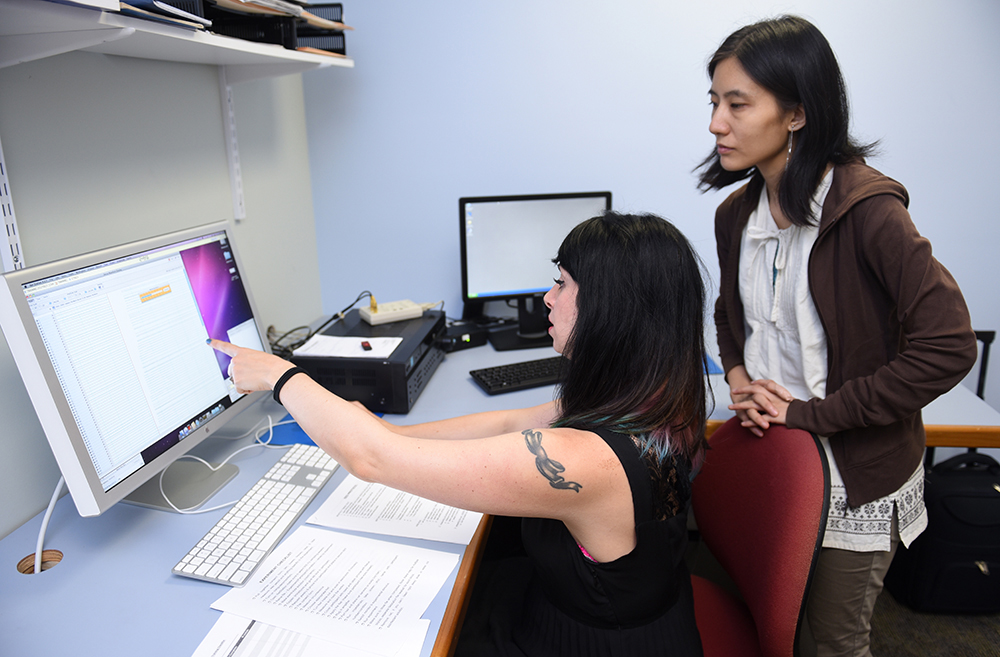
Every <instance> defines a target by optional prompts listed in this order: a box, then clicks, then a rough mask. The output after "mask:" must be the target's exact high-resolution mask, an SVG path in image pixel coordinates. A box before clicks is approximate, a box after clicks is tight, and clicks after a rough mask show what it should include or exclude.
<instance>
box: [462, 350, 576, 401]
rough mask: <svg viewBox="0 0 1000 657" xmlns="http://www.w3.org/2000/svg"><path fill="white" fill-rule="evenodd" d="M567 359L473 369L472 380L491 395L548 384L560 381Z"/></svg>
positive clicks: (560, 357)
mask: <svg viewBox="0 0 1000 657" xmlns="http://www.w3.org/2000/svg"><path fill="white" fill-rule="evenodd" d="M565 363H566V359H565V358H563V357H562V356H556V357H555V358H541V359H539V360H528V361H524V362H521V363H510V364H507V365H498V366H496V367H485V368H483V369H481V370H472V371H471V372H469V374H471V375H472V380H473V381H475V382H476V383H478V384H479V386H480V387H481V388H482V389H483V390H485V391H486V392H487V393H488V394H490V395H496V394H498V393H501V392H513V391H515V390H525V389H527V388H537V387H539V386H547V385H551V384H553V383H557V382H558V381H559V377H560V376H561V375H562V371H563V366H564V365H565Z"/></svg>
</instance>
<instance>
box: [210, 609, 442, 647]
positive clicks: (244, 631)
mask: <svg viewBox="0 0 1000 657" xmlns="http://www.w3.org/2000/svg"><path fill="white" fill-rule="evenodd" d="M429 625H430V621H428V620H424V619H421V626H420V627H419V628H418V629H419V630H420V631H419V632H416V633H415V634H414V635H413V637H411V639H408V640H407V641H406V643H404V645H403V647H402V648H400V649H399V650H398V651H397V652H396V653H395V655H393V657H419V655H420V651H421V650H422V649H423V646H424V640H425V639H426V638H427V628H428V626H429ZM289 655H295V657H330V655H337V657H379V655H378V653H374V652H370V651H368V650H361V649H359V648H351V647H349V646H345V645H343V644H340V643H333V642H332V641H327V640H325V639H319V638H317V637H314V636H309V635H308V634H302V633H300V632H293V631H292V630H284V629H282V628H280V627H275V626H274V625H268V624H267V623H261V622H260V621H254V620H249V619H247V618H243V617H242V616H237V615H236V614H222V615H221V616H220V617H219V620H217V621H216V622H215V625H213V626H212V629H211V630H209V631H208V634H206V635H205V638H204V639H202V642H201V644H200V645H199V646H198V648H197V649H196V650H195V651H194V653H193V654H192V655H191V657H289Z"/></svg>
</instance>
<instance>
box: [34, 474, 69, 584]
mask: <svg viewBox="0 0 1000 657" xmlns="http://www.w3.org/2000/svg"><path fill="white" fill-rule="evenodd" d="M65 483H66V479H64V478H63V477H59V483H58V484H56V489H55V490H54V491H52V499H51V500H49V507H48V508H47V509H45V516H44V517H43V518H42V527H41V529H39V530H38V542H37V543H36V544H35V574H36V575H37V574H39V573H41V572H42V545H43V544H44V543H45V530H46V529H48V527H49V518H50V517H51V516H52V509H54V508H56V502H58V501H59V495H60V494H61V493H62V489H63V485H64V484H65Z"/></svg>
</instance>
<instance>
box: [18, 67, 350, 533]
mask: <svg viewBox="0 0 1000 657" xmlns="http://www.w3.org/2000/svg"><path fill="white" fill-rule="evenodd" d="M329 73H330V74H331V75H332V76H333V77H336V76H337V75H338V74H340V73H343V71H340V70H334V71H329ZM0 90H2V91H0V140H2V144H3V151H4V156H5V160H6V162H7V169H8V178H9V181H10V185H11V195H12V198H13V201H14V208H15V212H16V215H17V221H18V226H19V228H20V233H21V246H22V249H23V252H24V256H25V260H26V262H27V263H28V264H29V265H31V264H37V263H41V262H44V261H48V260H52V259H55V258H60V257H64V256H67V255H72V254H76V253H82V252H85V251H90V250H93V249H97V248H101V247H104V246H109V245H111V244H117V243H121V242H125V241H130V240H134V239H138V238H143V237H149V236H152V235H158V234H161V233H165V232H169V231H172V230H177V229H180V228H184V227H188V226H196V225H200V224H204V223H208V222H212V221H219V220H224V219H231V218H232V216H233V210H232V201H231V197H230V192H229V169H228V165H227V160H226V151H225V146H224V143H225V142H224V141H223V128H222V105H221V102H220V98H219V83H218V77H217V69H216V68H215V67H214V66H201V65H189V64H174V63H166V62H157V61H148V60H140V59H133V58H125V57H113V56H107V55H100V54H92V53H73V54H68V55H61V56H58V57H53V58H50V59H45V60H39V61H36V62H31V63H28V64H21V65H18V66H14V67H10V68H5V69H0ZM233 93H234V102H235V114H236V123H237V132H238V135H239V144H240V160H241V166H242V172H243V182H244V187H245V203H246V211H247V219H246V220H245V221H243V222H241V223H240V224H239V225H238V226H237V227H236V239H237V243H238V246H239V248H240V253H241V255H242V258H243V260H244V264H245V266H246V269H247V270H248V271H247V277H248V279H249V280H250V281H251V284H252V286H253V291H254V297H255V299H256V301H257V303H258V306H259V307H260V310H261V313H262V315H263V319H264V322H265V323H267V324H274V325H275V326H276V327H278V328H279V329H287V328H292V327H294V326H297V325H299V324H302V323H308V322H310V321H312V320H313V319H315V318H316V317H318V316H319V314H320V313H321V311H322V308H321V299H320V290H319V268H318V262H317V254H316V246H315V231H314V221H313V208H312V192H311V187H310V179H309V163H308V148H307V143H306V141H307V140H306V132H305V110H304V106H303V94H302V81H301V78H300V77H299V76H290V77H283V78H275V79H270V80H260V81H254V82H245V83H241V84H237V85H234V86H233ZM0 418H2V419H3V421H2V425H3V428H4V430H3V431H2V432H0V453H2V454H3V455H4V457H3V458H2V459H0V536H4V535H6V534H8V533H10V531H12V530H13V529H15V528H17V527H18V526H19V525H21V524H22V523H24V522H25V521H26V520H28V519H29V518H31V517H33V516H34V515H36V514H37V513H38V512H39V511H40V510H42V509H43V508H44V507H45V505H46V504H47V503H48V500H49V497H50V496H51V495H52V490H53V489H54V488H55V485H56V482H57V481H58V479H59V471H58V468H57V467H56V464H55V460H54V459H53V457H52V453H51V451H50V449H49V447H48V443H47V442H46V440H45V436H44V434H43V433H42V431H41V428H40V426H39V424H38V420H37V418H36V417H35V414H34V412H33V411H32V410H31V404H30V402H29V400H28V397H27V393H26V392H25V390H24V387H23V385H22V384H21V380H20V377H19V376H18V374H17V369H16V367H15V366H14V363H13V360H12V359H11V356H10V352H9V351H8V349H7V345H6V342H3V343H0Z"/></svg>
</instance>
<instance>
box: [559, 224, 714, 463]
mask: <svg viewBox="0 0 1000 657" xmlns="http://www.w3.org/2000/svg"><path fill="white" fill-rule="evenodd" d="M555 263H556V264H557V265H559V266H560V267H562V268H563V269H565V270H566V271H567V272H568V273H569V275H570V276H571V277H572V278H573V280H574V281H576V283H577V285H578V290H577V296H576V304H577V316H576V323H575V326H574V328H573V331H572V333H571V335H570V336H569V339H568V341H567V347H566V351H567V354H568V355H569V364H568V370H567V372H566V374H565V377H564V379H563V381H562V384H561V388H560V401H559V411H560V416H559V418H558V419H557V421H556V422H555V424H556V426H573V427H577V428H582V429H588V428H594V427H606V428H610V429H612V430H614V431H618V432H620V433H628V434H631V435H635V436H637V437H639V438H640V439H641V440H643V441H645V446H646V447H647V448H648V449H652V450H654V451H655V452H656V453H657V455H658V456H660V457H661V458H662V457H664V456H666V455H667V454H668V453H674V454H680V455H683V456H685V457H686V458H687V459H688V460H691V461H693V460H694V459H695V457H696V456H697V455H698V454H699V452H700V450H701V449H702V448H703V447H704V445H705V444H706V443H705V417H706V380H707V379H706V374H705V372H706V369H705V363H706V360H705V358H706V355H705V344H704V337H703V336H704V333H703V324H704V318H705V314H704V313H705V287H704V283H703V279H702V263H701V260H700V259H699V258H698V255H697V253H695V251H694V249H693V248H692V247H691V245H690V243H689V242H688V241H687V239H686V238H685V237H684V235H682V234H681V232H680V231H679V230H677V228H675V227H674V226H673V225H672V224H670V223H669V222H667V221H666V220H664V219H661V218H660V217H657V216H655V215H650V214H642V215H625V214H618V213H613V212H609V213H607V214H605V215H602V216H599V217H594V218H593V219H588V220H587V221H585V222H583V223H581V224H580V225H578V226H577V227H576V228H574V229H573V230H572V231H571V232H570V234H569V235H568V236H567V237H566V239H565V240H563V243H562V245H561V246H560V247H559V254H558V256H557V257H556V259H555Z"/></svg>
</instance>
